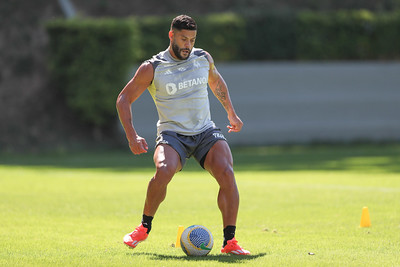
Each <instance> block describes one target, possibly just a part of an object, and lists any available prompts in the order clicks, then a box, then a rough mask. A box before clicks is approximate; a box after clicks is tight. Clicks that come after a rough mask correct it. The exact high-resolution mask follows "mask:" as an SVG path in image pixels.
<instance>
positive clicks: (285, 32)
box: [242, 12, 296, 60]
mask: <svg viewBox="0 0 400 267" xmlns="http://www.w3.org/2000/svg"><path fill="white" fill-rule="evenodd" d="M244 19H245V22H246V30H245V32H246V37H245V39H244V41H243V43H242V54H243V57H242V58H243V59H244V60H271V59H272V60H277V59H284V60H292V59H294V58H295V56H296V54H295V51H296V47H295V45H296V32H295V19H296V16H295V13H292V12H280V13H276V12H268V13H257V14H249V15H246V16H244Z"/></svg>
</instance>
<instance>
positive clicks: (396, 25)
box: [374, 12, 400, 60]
mask: <svg viewBox="0 0 400 267" xmlns="http://www.w3.org/2000/svg"><path fill="white" fill-rule="evenodd" d="M374 44H375V45H374V50H375V51H377V53H376V58H377V59H392V60H393V59H397V60H399V59H400V12H394V13H386V14H385V13H383V14H379V15H378V16H377V25H376V39H375V42H374Z"/></svg>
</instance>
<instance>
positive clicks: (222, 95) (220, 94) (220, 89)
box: [215, 80, 226, 107]
mask: <svg viewBox="0 0 400 267" xmlns="http://www.w3.org/2000/svg"><path fill="white" fill-rule="evenodd" d="M215 94H216V96H217V98H218V99H219V101H220V102H221V103H222V105H223V106H224V107H226V92H225V90H224V84H223V82H222V81H221V80H219V81H218V83H217V86H216V88H215Z"/></svg>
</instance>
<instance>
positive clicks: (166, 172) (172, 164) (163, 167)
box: [143, 145, 181, 217]
mask: <svg viewBox="0 0 400 267" xmlns="http://www.w3.org/2000/svg"><path fill="white" fill-rule="evenodd" d="M154 164H155V166H156V173H155V174H154V177H153V178H152V179H151V180H150V182H149V185H148V187H147V195H146V201H145V204H144V209H143V214H146V215H147V216H153V217H154V215H155V213H156V211H157V209H158V207H159V206H160V204H161V202H162V201H163V200H164V199H165V196H166V195H167V186H168V183H169V182H170V181H171V179H172V177H173V176H174V175H175V173H176V172H178V171H179V170H180V169H181V162H180V157H179V154H178V153H177V152H176V151H175V150H174V149H173V148H172V147H170V146H168V145H159V146H157V148H156V151H155V152H154Z"/></svg>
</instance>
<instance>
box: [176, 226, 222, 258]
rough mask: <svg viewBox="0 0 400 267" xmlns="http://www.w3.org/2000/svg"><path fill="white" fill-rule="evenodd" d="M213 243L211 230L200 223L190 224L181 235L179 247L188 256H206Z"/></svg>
mask: <svg viewBox="0 0 400 267" xmlns="http://www.w3.org/2000/svg"><path fill="white" fill-rule="evenodd" d="M213 245H214V238H213V236H212V234H211V232H210V231H209V230H208V229H207V228H205V227H204V226H202V225H192V226H189V227H188V228H186V229H185V230H184V231H183V233H182V235H181V248H182V250H183V252H185V254H186V255H188V256H206V255H207V254H208V253H210V251H211V249H212V247H213Z"/></svg>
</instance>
